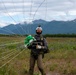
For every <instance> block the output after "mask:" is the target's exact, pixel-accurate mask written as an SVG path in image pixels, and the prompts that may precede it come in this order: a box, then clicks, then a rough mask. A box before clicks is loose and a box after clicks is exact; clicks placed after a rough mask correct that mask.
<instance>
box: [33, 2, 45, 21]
mask: <svg viewBox="0 0 76 75" xmlns="http://www.w3.org/2000/svg"><path fill="white" fill-rule="evenodd" d="M44 2H45V0H43V1H42V2H41V3H40V5H39V6H38V8H37V9H36V11H35V13H34V15H33V20H34V18H35V15H36V13H37V11H38V9H39V8H40V7H41V5H42V4H43V3H44Z"/></svg>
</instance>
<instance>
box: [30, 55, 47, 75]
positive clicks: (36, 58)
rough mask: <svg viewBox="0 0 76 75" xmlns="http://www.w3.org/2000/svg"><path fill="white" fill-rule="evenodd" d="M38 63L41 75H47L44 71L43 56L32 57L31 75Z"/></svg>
mask: <svg viewBox="0 0 76 75" xmlns="http://www.w3.org/2000/svg"><path fill="white" fill-rule="evenodd" d="M36 61H37V66H38V69H39V71H40V72H41V75H46V74H45V72H44V69H43V62H42V54H39V55H38V56H34V55H31V56H30V68H29V75H33V73H34V66H35V62H36Z"/></svg>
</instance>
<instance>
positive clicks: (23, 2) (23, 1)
mask: <svg viewBox="0 0 76 75" xmlns="http://www.w3.org/2000/svg"><path fill="white" fill-rule="evenodd" d="M24 6H25V1H24V0H23V19H24V21H25V9H24Z"/></svg>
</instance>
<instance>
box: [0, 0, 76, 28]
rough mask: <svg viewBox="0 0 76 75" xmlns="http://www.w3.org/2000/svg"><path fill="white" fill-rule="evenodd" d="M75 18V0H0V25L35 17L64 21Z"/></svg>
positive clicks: (28, 20) (29, 19)
mask: <svg viewBox="0 0 76 75" xmlns="http://www.w3.org/2000/svg"><path fill="white" fill-rule="evenodd" d="M38 7H39V8H38ZM75 18H76V0H0V27H3V26H5V25H8V24H10V23H13V24H16V23H22V22H24V21H27V22H31V21H32V20H36V19H43V20H47V21H52V20H64V21H66V20H73V19H75Z"/></svg>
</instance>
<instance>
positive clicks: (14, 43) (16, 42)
mask: <svg viewBox="0 0 76 75" xmlns="http://www.w3.org/2000/svg"><path fill="white" fill-rule="evenodd" d="M19 43H23V41H20V42H14V43H8V44H2V45H0V47H3V46H10V45H15V44H19Z"/></svg>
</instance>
